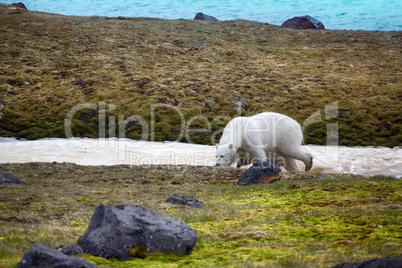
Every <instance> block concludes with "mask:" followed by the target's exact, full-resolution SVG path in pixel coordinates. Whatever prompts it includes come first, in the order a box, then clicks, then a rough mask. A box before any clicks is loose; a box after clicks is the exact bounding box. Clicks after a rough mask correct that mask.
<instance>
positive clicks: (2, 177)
mask: <svg viewBox="0 0 402 268" xmlns="http://www.w3.org/2000/svg"><path fill="white" fill-rule="evenodd" d="M11 183H16V184H21V183H22V181H21V180H20V179H19V178H18V177H17V176H14V175H12V174H10V173H5V172H0V185H1V184H11Z"/></svg>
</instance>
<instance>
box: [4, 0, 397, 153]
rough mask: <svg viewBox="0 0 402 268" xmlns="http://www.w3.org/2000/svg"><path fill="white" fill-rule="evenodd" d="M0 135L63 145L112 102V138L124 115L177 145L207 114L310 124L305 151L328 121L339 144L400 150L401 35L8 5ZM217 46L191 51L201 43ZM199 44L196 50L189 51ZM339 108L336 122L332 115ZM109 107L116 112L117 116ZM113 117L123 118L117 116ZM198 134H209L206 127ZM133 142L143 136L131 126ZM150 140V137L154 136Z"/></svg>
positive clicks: (201, 138) (202, 138)
mask: <svg viewBox="0 0 402 268" xmlns="http://www.w3.org/2000/svg"><path fill="white" fill-rule="evenodd" d="M0 25H1V26H0V35H1V39H0V55H1V62H0V96H1V98H0V103H2V104H3V105H4V106H5V107H4V108H3V109H2V111H1V112H2V113H3V118H2V119H0V135H1V136H15V137H20V138H28V139H36V138H42V137H64V136H65V133H64V126H63V122H64V119H65V118H66V115H67V113H68V112H69V111H70V110H71V109H72V108H73V107H74V106H76V105H79V104H82V103H92V104H98V103H99V102H101V101H102V102H104V103H106V117H107V122H106V128H107V131H106V136H109V135H110V136H113V135H114V133H115V135H117V133H118V124H117V122H116V124H115V125H113V124H112V123H111V122H115V121H117V118H118V116H123V118H127V117H129V116H132V115H138V116H141V117H143V118H145V120H146V122H147V123H148V126H149V128H150V126H151V120H154V123H155V128H154V129H153V130H152V129H149V131H154V134H155V139H156V140H174V139H176V138H178V136H179V133H180V130H181V129H180V128H181V123H182V122H181V121H180V118H179V117H178V115H177V114H176V112H175V111H174V110H172V109H157V111H156V112H157V117H156V118H153V119H152V118H151V108H150V106H151V105H152V104H158V103H162V104H170V105H173V106H175V107H180V111H181V112H182V113H183V114H184V116H185V119H186V122H188V120H189V119H190V118H192V117H194V116H204V117H205V118H207V119H208V120H209V121H210V122H213V121H214V120H215V119H216V117H217V116H228V117H234V116H237V115H238V112H237V111H236V110H235V109H236V107H237V106H236V103H237V102H239V101H241V114H242V115H251V114H255V113H259V112H262V111H275V112H280V113H284V114H286V115H289V116H291V117H293V118H295V119H296V120H297V121H298V122H300V123H303V122H305V120H307V119H308V118H309V117H310V116H311V115H312V114H313V113H315V112H317V111H319V113H320V115H321V119H322V120H321V122H316V123H314V124H311V125H309V126H308V127H306V128H305V131H304V134H305V140H306V143H315V144H325V143H326V139H327V135H326V133H327V123H329V122H338V124H339V133H340V139H339V142H340V144H342V145H350V146H353V145H382V146H397V145H400V144H401V141H402V136H401V131H402V127H401V122H402V114H401V112H400V111H401V110H402V104H401V103H402V102H401V98H402V94H401V88H402V82H401V77H402V75H401V51H402V49H401V44H402V33H400V32H365V31H333V30H292V29H281V28H279V27H277V26H273V25H269V24H264V23H257V22H250V21H244V20H236V21H223V22H211V21H192V20H160V19H148V18H119V19H117V18H115V19H111V18H104V17H67V16H60V15H52V14H45V13H38V12H29V11H22V10H16V9H10V7H9V6H7V5H3V4H1V5H0ZM199 43H202V44H209V46H201V47H191V45H193V44H199ZM189 46H190V47H189ZM335 101H338V105H339V114H338V116H335V118H327V117H326V114H325V107H326V106H327V105H328V104H331V103H333V102H335ZM110 105H114V106H113V107H112V106H110ZM98 113H99V109H94V111H92V112H91V111H89V110H84V111H80V112H79V113H78V114H77V115H76V117H75V118H74V120H73V133H74V134H75V135H76V136H89V137H98V136H99V132H98V128H99V122H98V121H99V119H98V116H97V115H98ZM109 116H115V118H110V117H109ZM225 124H226V122H218V121H217V120H215V121H214V124H213V125H212V130H211V131H206V132H203V133H195V132H194V131H190V132H191V134H190V137H191V142H195V143H204V144H206V143H211V139H210V137H211V134H212V133H213V131H214V130H216V129H219V128H222V127H223V126H224V125H225ZM189 127H190V128H193V129H201V128H206V127H207V124H206V123H205V119H203V120H194V121H192V123H191V124H190V126H189ZM125 130H126V132H125V134H126V135H127V136H128V137H130V138H135V139H139V138H140V137H141V133H142V132H141V127H140V126H139V125H138V124H135V123H133V124H132V125H129V126H128V127H126V129H125ZM149 138H150V136H149Z"/></svg>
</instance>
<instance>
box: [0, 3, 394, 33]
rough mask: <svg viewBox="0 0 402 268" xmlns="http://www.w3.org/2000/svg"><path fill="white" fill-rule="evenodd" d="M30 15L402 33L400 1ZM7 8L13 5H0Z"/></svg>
mask: <svg viewBox="0 0 402 268" xmlns="http://www.w3.org/2000/svg"><path fill="white" fill-rule="evenodd" d="M22 1H23V3H24V4H25V5H26V6H27V8H28V9H29V10H33V11H41V12H49V13H57V14H63V15H76V16H107V17H118V16H123V17H151V18H164V19H193V18H194V16H195V14H196V13H197V12H203V13H205V14H208V15H210V16H214V17H216V18H217V19H219V20H236V19H245V20H251V21H258V22H264V23H270V24H274V25H281V24H282V23H283V22H284V21H285V20H287V19H290V18H292V17H294V16H304V15H310V16H313V17H315V18H317V19H318V20H320V21H322V22H323V23H324V25H325V28H327V29H337V30H366V31H377V30H378V31H401V30H402V1H401V0H215V1H211V0H170V1H168V0H152V1H151V0H141V1H138V0H134V1H130V0H85V1H82V0H22ZM0 2H2V3H6V4H10V3H14V2H18V1H17V0H0Z"/></svg>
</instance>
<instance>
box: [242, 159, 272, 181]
mask: <svg viewBox="0 0 402 268" xmlns="http://www.w3.org/2000/svg"><path fill="white" fill-rule="evenodd" d="M279 180H280V176H279V168H278V167H277V166H276V165H274V164H272V163H270V162H268V161H264V162H257V163H254V164H253V165H252V166H251V167H250V168H249V169H247V170H246V171H245V172H244V173H243V174H241V176H240V178H239V179H238V181H237V183H236V184H237V185H250V184H268V183H274V182H277V181H279Z"/></svg>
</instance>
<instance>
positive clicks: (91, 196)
mask: <svg viewBox="0 0 402 268" xmlns="http://www.w3.org/2000/svg"><path fill="white" fill-rule="evenodd" d="M1 170H2V171H3V172H11V173H13V174H15V175H17V176H19V177H20V178H22V179H23V180H24V181H25V183H24V184H22V185H15V186H7V187H3V188H1V191H2V192H3V193H4V195H2V196H4V197H5V198H3V199H2V201H1V202H0V215H2V216H1V217H0V220H1V221H2V228H3V230H5V233H6V234H7V235H5V236H4V239H5V240H7V241H4V240H3V239H1V238H0V265H3V266H7V265H16V264H17V263H18V261H19V258H21V257H22V255H23V254H24V252H26V251H27V250H28V249H29V248H30V246H31V243H33V242H42V243H45V244H46V245H48V246H51V247H57V246H59V245H60V244H64V245H69V244H74V243H76V241H77V238H78V237H79V236H80V235H82V234H83V233H84V231H85V229H86V228H87V226H88V223H89V220H90V218H91V214H92V213H93V209H94V204H99V203H107V204H116V205H117V204H126V203H127V204H128V203H129V204H131V203H137V204H141V205H142V206H144V207H147V208H150V209H153V210H156V211H159V212H161V213H164V214H167V215H170V216H173V217H176V218H178V219H180V220H182V221H184V222H187V223H188V224H190V226H191V227H192V228H194V229H195V230H197V234H198V241H197V244H196V246H195V247H194V248H193V251H192V253H191V254H190V255H180V254H165V253H156V254H145V253H144V250H143V248H142V249H141V248H134V249H131V254H132V255H133V256H134V257H133V259H132V260H130V261H125V262H119V261H117V260H113V259H109V260H106V259H103V258H99V257H94V256H89V255H86V254H84V255H82V257H84V258H85V259H87V260H89V261H91V262H93V263H95V264H96V265H98V266H100V267H183V266H184V267H188V266H194V267H211V266H234V267H240V266H241V267H255V266H273V267H282V266H283V267H292V265H300V266H301V267H331V266H333V265H335V264H338V263H342V262H361V261H363V260H365V259H370V258H381V257H389V256H399V255H400V247H401V238H402V237H401V234H402V229H401V224H400V222H401V212H402V211H401V209H400V207H401V205H402V203H401V202H402V199H401V194H402V183H401V181H400V180H398V179H396V178H394V177H392V176H383V175H381V176H374V177H361V176H351V175H348V176H346V175H335V174H334V175H332V178H331V179H325V180H320V179H315V176H316V174H314V173H302V174H294V175H290V174H285V175H286V176H285V175H284V178H283V179H282V180H281V181H280V182H277V183H275V184H270V185H254V186H247V187H239V186H235V185H233V184H234V182H235V181H236V180H237V178H238V175H240V174H241V170H239V169H233V168H214V167H188V166H177V167H175V166H132V167H128V166H116V167H82V166H76V165H72V164H58V163H53V164H38V163H31V164H3V165H1ZM39 192H40V193H47V194H46V197H45V198H44V197H43V196H42V195H40V194H38V193H39ZM172 193H177V194H179V195H185V196H190V197H194V198H197V199H198V200H200V201H201V202H202V203H203V204H204V208H202V209H199V208H192V207H183V206H176V205H172V204H168V203H165V202H164V201H165V200H166V196H168V195H169V194H172ZM77 194H79V198H77ZM17 196H18V198H20V202H15V199H16V198H17ZM77 199H78V200H77ZM15 211H19V213H18V214H19V215H21V216H22V217H23V218H24V219H26V220H25V222H12V221H10V222H8V221H7V220H5V219H7V218H10V217H13V216H14V215H15ZM1 236H3V235H1ZM1 254H2V255H1ZM2 256H4V257H5V258H3V257H2ZM7 256H15V257H13V258H12V259H11V258H9V257H7Z"/></svg>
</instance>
